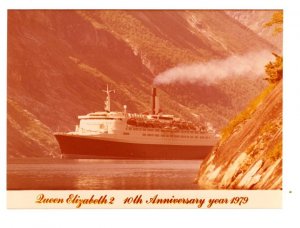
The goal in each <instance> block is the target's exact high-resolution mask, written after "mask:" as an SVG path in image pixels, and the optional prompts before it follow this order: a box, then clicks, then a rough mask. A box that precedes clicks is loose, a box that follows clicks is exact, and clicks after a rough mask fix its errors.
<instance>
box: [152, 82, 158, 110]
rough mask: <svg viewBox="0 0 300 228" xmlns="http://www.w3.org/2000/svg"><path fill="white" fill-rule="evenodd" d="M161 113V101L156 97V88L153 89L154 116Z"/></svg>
mask: <svg viewBox="0 0 300 228" xmlns="http://www.w3.org/2000/svg"><path fill="white" fill-rule="evenodd" d="M158 112H159V100H158V96H157V95H156V88H152V114H153V115H155V114H158Z"/></svg>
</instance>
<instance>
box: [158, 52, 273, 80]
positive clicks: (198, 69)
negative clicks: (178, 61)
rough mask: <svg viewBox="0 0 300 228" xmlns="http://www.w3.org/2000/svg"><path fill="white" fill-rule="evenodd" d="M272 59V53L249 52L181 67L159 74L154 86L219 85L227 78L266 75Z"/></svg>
mask: <svg viewBox="0 0 300 228" xmlns="http://www.w3.org/2000/svg"><path fill="white" fill-rule="evenodd" d="M271 59H272V54H271V52H270V51H267V50H263V51H259V52H249V53H247V54H244V55H232V56H229V57H227V58H225V59H218V60H211V61H208V62H203V63H194V64H190V65H179V66H176V67H174V68H171V69H168V70H166V71H164V72H162V73H160V74H158V75H157V76H156V77H155V79H154V82H153V83H154V84H155V85H159V84H170V83H176V82H179V83H195V82H201V83H203V84H206V85H210V84H215V83H218V81H220V80H222V79H225V78H227V77H238V76H240V77H242V76H251V77H258V76H261V75H263V74H264V66H265V65H266V64H267V63H268V62H269V61H270V60H271Z"/></svg>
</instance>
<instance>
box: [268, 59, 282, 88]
mask: <svg viewBox="0 0 300 228" xmlns="http://www.w3.org/2000/svg"><path fill="white" fill-rule="evenodd" d="M272 54H273V55H274V56H275V58H276V59H275V61H274V62H271V61H270V62H269V63H268V64H267V65H265V72H266V74H267V77H266V78H265V80H267V81H268V82H269V83H277V82H279V81H280V80H281V79H282V73H283V66H282V63H283V58H282V56H279V55H277V54H275V53H272Z"/></svg>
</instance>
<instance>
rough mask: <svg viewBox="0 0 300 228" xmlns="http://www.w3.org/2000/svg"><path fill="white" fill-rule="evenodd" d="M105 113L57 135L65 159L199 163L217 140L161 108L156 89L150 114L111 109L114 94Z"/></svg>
mask: <svg viewBox="0 0 300 228" xmlns="http://www.w3.org/2000/svg"><path fill="white" fill-rule="evenodd" d="M103 91H104V92H105V93H106V95H107V97H106V101H105V108H104V111H102V112H94V113H89V114H87V115H81V116H78V119H79V125H77V126H76V129H75V131H72V132H68V133H61V132H58V133H55V134H54V135H55V137H56V139H57V141H58V143H59V145H60V149H61V152H62V157H67V158H102V159H141V160H144V159H145V160H146V159H149V160H197V159H203V158H205V156H206V155H207V154H208V153H209V152H210V151H211V150H212V148H213V146H214V145H215V144H216V141H217V140H218V136H217V135H216V133H215V131H214V129H212V128H211V127H208V126H205V125H201V126H198V125H195V124H193V123H192V122H190V121H184V120H182V119H180V118H178V117H175V116H173V115H169V114H163V113H161V111H160V108H159V99H158V97H157V94H156V88H153V89H152V102H151V103H152V110H151V113H150V114H136V113H128V112H127V106H126V105H124V109H123V111H120V112H115V111H111V110H110V105H111V101H110V97H111V95H110V94H111V92H115V91H114V90H109V88H108V87H107V89H106V90H103Z"/></svg>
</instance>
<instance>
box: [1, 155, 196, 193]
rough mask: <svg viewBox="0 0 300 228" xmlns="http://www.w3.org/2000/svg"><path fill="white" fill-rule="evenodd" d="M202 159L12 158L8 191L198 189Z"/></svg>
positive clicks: (8, 177)
mask: <svg viewBox="0 0 300 228" xmlns="http://www.w3.org/2000/svg"><path fill="white" fill-rule="evenodd" d="M200 164H201V161H186V160H182V161H181V160H180V161H171V160H170V161H157V160H150V161H149V160H147V161H146V160H103V159H101V160H100V159H99V160H98V159H13V160H9V162H8V164H7V189H8V190H107V189H112V190H126V189H128V190H145V189H156V190H159V189H162V190H163V189H178V190H181V189H182V190H183V189H198V186H197V184H194V183H193V181H194V179H195V177H196V176H197V172H198V170H199V166H200Z"/></svg>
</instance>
